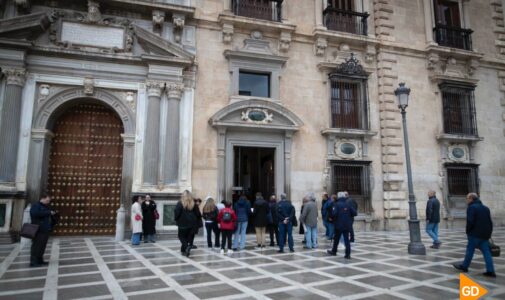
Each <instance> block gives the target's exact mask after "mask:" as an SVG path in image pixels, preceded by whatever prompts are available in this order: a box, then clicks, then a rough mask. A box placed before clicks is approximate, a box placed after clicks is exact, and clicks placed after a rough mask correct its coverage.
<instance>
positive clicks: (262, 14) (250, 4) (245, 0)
mask: <svg viewBox="0 0 505 300" xmlns="http://www.w3.org/2000/svg"><path fill="white" fill-rule="evenodd" d="M282 1H283V0H232V10H233V13H234V14H235V15H237V16H242V17H248V18H254V19H261V20H267V21H274V22H281V21H282Z"/></svg>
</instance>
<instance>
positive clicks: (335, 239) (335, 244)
mask: <svg viewBox="0 0 505 300" xmlns="http://www.w3.org/2000/svg"><path fill="white" fill-rule="evenodd" d="M342 235H343V236H344V244H345V256H351V242H349V230H342V231H341V230H338V229H336V228H335V235H334V237H333V249H332V250H331V251H332V252H333V253H337V250H338V243H339V242H340V237H341V236H342Z"/></svg>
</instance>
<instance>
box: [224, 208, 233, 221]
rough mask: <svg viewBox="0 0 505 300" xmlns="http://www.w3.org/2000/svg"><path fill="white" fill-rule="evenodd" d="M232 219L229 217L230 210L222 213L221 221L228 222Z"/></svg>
mask: <svg viewBox="0 0 505 300" xmlns="http://www.w3.org/2000/svg"><path fill="white" fill-rule="evenodd" d="M231 220H232V217H231V212H230V211H225V212H224V213H223V222H225V223H230V222H231Z"/></svg>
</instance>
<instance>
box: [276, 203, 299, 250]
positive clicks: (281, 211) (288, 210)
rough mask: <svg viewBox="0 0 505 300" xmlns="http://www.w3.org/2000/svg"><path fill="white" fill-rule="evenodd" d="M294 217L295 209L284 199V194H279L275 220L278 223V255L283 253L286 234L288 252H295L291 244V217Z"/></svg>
mask: <svg viewBox="0 0 505 300" xmlns="http://www.w3.org/2000/svg"><path fill="white" fill-rule="evenodd" d="M294 216H295V207H294V206H293V205H292V204H291V201H289V200H288V199H287V198H286V194H284V193H283V194H281V201H280V202H279V204H278V205H277V220H278V222H279V251H277V252H279V253H283V252H284V245H285V243H286V233H287V236H288V246H289V251H291V252H295V248H294V243H293V223H292V220H293V217H294Z"/></svg>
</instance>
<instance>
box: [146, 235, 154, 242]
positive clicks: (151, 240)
mask: <svg viewBox="0 0 505 300" xmlns="http://www.w3.org/2000/svg"><path fill="white" fill-rule="evenodd" d="M154 241H155V240H154V234H146V235H144V242H146V243H147V242H154Z"/></svg>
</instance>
